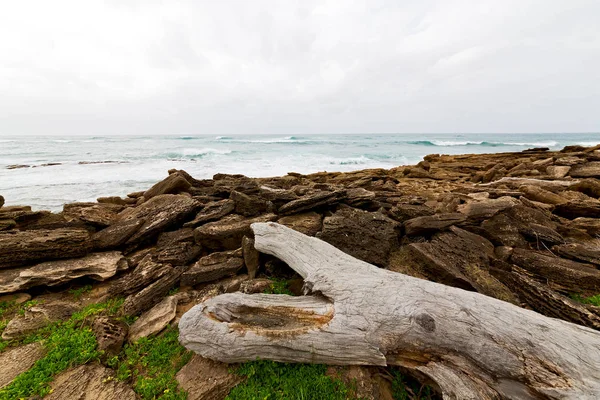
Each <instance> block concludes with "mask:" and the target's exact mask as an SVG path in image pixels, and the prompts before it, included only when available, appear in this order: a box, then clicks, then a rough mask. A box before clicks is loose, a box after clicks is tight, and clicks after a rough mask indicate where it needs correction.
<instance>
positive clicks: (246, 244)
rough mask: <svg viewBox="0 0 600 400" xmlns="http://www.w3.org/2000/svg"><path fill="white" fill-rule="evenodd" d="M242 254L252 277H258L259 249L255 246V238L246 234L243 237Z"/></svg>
mask: <svg viewBox="0 0 600 400" xmlns="http://www.w3.org/2000/svg"><path fill="white" fill-rule="evenodd" d="M242 254H243V256H244V264H245V265H246V269H247V270H248V276H249V277H250V279H254V278H256V272H257V271H258V266H259V265H258V258H259V253H258V250H256V249H255V248H254V239H252V238H249V237H247V236H244V237H243V239H242Z"/></svg>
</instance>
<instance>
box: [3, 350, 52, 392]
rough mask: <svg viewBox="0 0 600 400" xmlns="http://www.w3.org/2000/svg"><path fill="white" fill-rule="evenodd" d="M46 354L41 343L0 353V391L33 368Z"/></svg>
mask: <svg viewBox="0 0 600 400" xmlns="http://www.w3.org/2000/svg"><path fill="white" fill-rule="evenodd" d="M44 354H46V350H45V349H44V346H42V344H41V343H39V342H35V343H30V344H26V345H24V346H19V347H15V348H13V349H8V350H6V351H4V352H3V353H0V365H1V366H2V367H0V370H2V373H1V374H0V389H2V388H3V387H5V386H7V385H8V384H9V383H10V382H12V381H13V379H15V378H16V377H17V376H19V375H20V374H22V373H23V372H25V371H27V370H28V369H29V368H31V367H33V364H35V362H36V361H37V360H39V359H40V358H42V357H43V356H44Z"/></svg>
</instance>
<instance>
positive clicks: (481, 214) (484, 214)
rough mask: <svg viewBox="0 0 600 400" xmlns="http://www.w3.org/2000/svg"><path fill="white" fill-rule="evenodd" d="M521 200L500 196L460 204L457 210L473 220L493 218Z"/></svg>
mask: <svg viewBox="0 0 600 400" xmlns="http://www.w3.org/2000/svg"><path fill="white" fill-rule="evenodd" d="M518 204H521V202H520V201H519V200H517V199H515V198H513V197H508V196H505V197H500V198H498V199H488V200H483V201H478V202H475V201H473V202H470V203H466V204H462V205H460V206H458V208H457V211H458V212H460V213H462V214H464V215H466V216H467V217H468V218H469V219H471V220H476V221H483V220H485V219H488V218H492V217H493V216H494V215H496V214H498V213H499V212H501V211H504V210H508V209H510V208H512V207H514V206H516V205H518Z"/></svg>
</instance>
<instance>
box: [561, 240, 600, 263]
mask: <svg viewBox="0 0 600 400" xmlns="http://www.w3.org/2000/svg"><path fill="white" fill-rule="evenodd" d="M552 251H553V252H554V253H556V254H558V255H559V256H561V257H564V258H569V259H571V260H575V261H580V262H584V263H591V264H596V265H600V246H599V245H598V244H591V243H586V244H581V243H567V244H561V245H559V246H554V247H552Z"/></svg>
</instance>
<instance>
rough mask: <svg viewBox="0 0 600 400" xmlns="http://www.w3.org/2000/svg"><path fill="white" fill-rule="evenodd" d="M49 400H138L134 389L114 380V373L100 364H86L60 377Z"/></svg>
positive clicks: (55, 382)
mask: <svg viewBox="0 0 600 400" xmlns="http://www.w3.org/2000/svg"><path fill="white" fill-rule="evenodd" d="M51 388H52V391H51V392H50V394H49V395H47V396H46V397H45V399H48V400H100V399H101V400H136V399H137V396H136V394H135V392H134V391H133V389H132V388H131V387H130V386H129V385H127V384H126V383H123V382H119V381H117V380H116V379H114V372H113V371H112V370H111V369H109V368H105V367H103V366H102V365H100V364H95V363H94V364H86V365H82V366H80V367H77V368H74V369H71V370H69V371H66V372H63V373H61V374H60V375H58V376H57V377H56V378H55V379H54V381H53V382H52V384H51Z"/></svg>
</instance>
